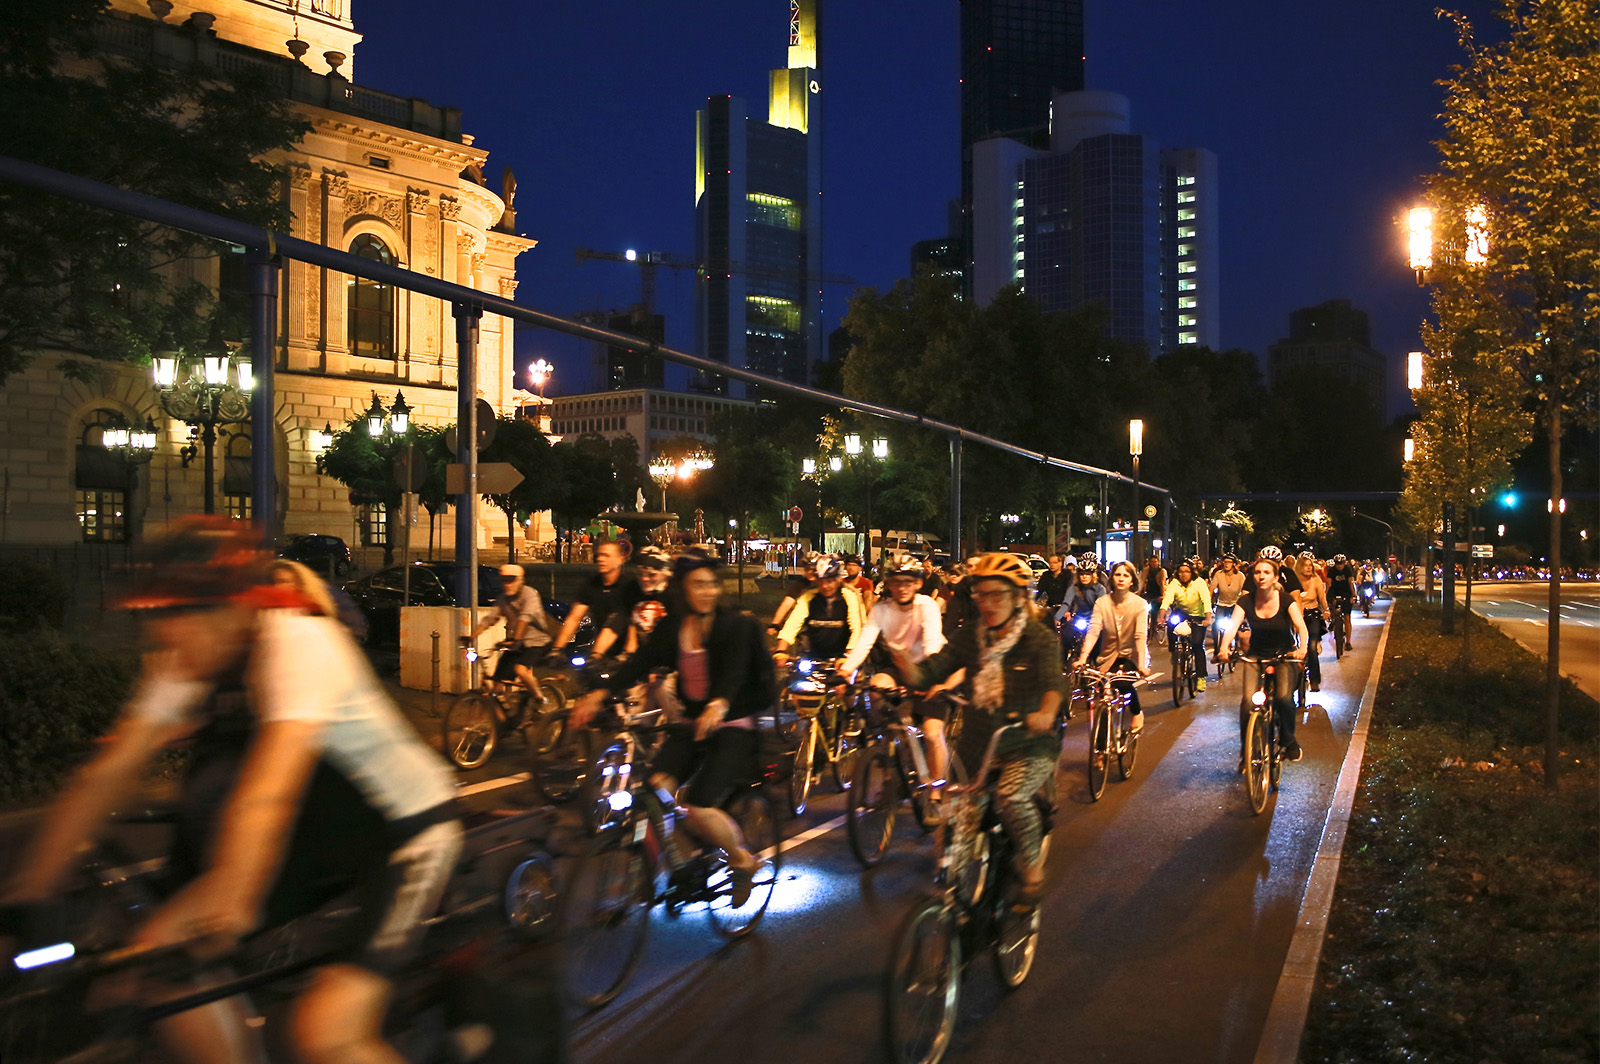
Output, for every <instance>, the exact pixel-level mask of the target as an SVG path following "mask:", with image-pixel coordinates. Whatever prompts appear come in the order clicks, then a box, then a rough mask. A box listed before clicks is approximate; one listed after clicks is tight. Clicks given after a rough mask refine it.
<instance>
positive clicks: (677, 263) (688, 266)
mask: <svg viewBox="0 0 1600 1064" xmlns="http://www.w3.org/2000/svg"><path fill="white" fill-rule="evenodd" d="M574 250H575V254H576V255H577V259H578V261H579V262H587V261H588V260H590V259H600V260H602V261H604V262H631V263H634V264H636V265H637V266H638V267H639V303H640V306H641V307H643V309H644V313H646V314H649V313H650V312H651V308H653V307H654V306H655V301H656V270H658V269H661V268H663V267H664V268H666V269H669V270H693V271H694V273H695V276H697V277H704V276H705V275H706V267H705V264H704V263H701V262H697V261H695V260H694V259H692V258H689V257H688V256H685V255H674V254H672V253H671V252H670V251H635V250H634V249H632V248H629V249H628V250H627V251H595V250H594V249H592V248H576V249H574ZM719 272H726V273H728V274H735V273H740V274H744V275H745V276H746V277H781V278H784V279H785V280H792V279H794V277H795V276H796V271H792V270H778V269H773V268H772V267H770V266H755V265H751V264H749V263H740V262H732V263H729V264H728V265H727V267H726V269H725V270H724V271H719ZM804 279H805V280H806V281H808V282H809V281H811V280H812V279H813V278H812V277H810V276H808V277H806V278H804ZM814 279H815V281H816V283H817V284H840V285H854V284H855V283H856V282H855V279H854V278H851V277H840V276H837V275H835V274H826V273H824V274H816V275H815V278H814Z"/></svg>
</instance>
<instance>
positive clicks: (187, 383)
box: [152, 326, 255, 514]
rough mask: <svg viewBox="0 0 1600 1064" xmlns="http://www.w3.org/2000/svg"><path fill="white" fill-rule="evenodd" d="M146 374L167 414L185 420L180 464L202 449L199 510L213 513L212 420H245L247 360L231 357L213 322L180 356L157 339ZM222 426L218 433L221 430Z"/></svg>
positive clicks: (249, 383) (250, 380)
mask: <svg viewBox="0 0 1600 1064" xmlns="http://www.w3.org/2000/svg"><path fill="white" fill-rule="evenodd" d="M158 346H159V347H160V348H161V350H159V351H158V352H157V353H156V356H155V365H154V368H153V369H152V376H153V379H154V383H155V388H156V397H157V399H158V400H159V401H160V403H161V409H162V410H163V411H165V412H166V414H167V416H168V417H171V418H175V419H176V420H178V421H181V422H183V423H184V424H186V425H188V426H189V442H188V444H186V445H185V446H184V447H182V448H181V449H180V450H179V451H178V454H179V455H180V456H181V457H182V459H183V466H184V468H188V466H189V463H190V462H192V461H194V460H195V458H197V457H199V456H200V454H201V452H202V451H204V454H205V458H204V461H205V466H204V467H203V468H204V474H205V480H204V493H205V512H206V513H208V514H211V513H216V512H217V510H216V504H217V500H216V462H215V451H216V443H217V436H218V435H219V433H218V431H217V426H218V425H223V426H227V425H243V424H246V423H248V422H249V421H250V392H251V391H252V390H253V389H254V387H255V378H254V377H253V376H252V375H251V372H250V364H249V363H248V362H239V361H236V359H235V357H234V353H233V352H232V351H231V350H230V349H229V348H228V345H227V344H225V343H223V341H222V333H221V330H220V329H219V328H218V327H216V326H213V327H212V329H211V337H210V339H209V340H207V341H206V347H205V350H204V351H202V352H201V353H200V354H199V355H198V356H197V357H192V358H188V359H185V358H184V356H183V353H182V352H180V351H178V350H176V349H175V348H174V347H173V346H172V341H171V340H170V339H168V340H166V342H165V343H161V342H158ZM227 434H228V430H227V429H226V428H224V429H223V430H222V433H221V435H227Z"/></svg>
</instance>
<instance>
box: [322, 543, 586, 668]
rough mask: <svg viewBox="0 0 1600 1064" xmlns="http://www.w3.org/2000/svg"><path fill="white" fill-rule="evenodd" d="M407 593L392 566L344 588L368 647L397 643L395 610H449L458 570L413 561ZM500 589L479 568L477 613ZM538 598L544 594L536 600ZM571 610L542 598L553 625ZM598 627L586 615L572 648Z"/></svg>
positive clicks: (490, 573) (401, 569)
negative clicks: (364, 625) (359, 616)
mask: <svg viewBox="0 0 1600 1064" xmlns="http://www.w3.org/2000/svg"><path fill="white" fill-rule="evenodd" d="M410 568H411V594H410V597H409V598H407V597H406V592H405V578H406V566H404V565H391V566H389V567H388V568H387V569H379V570H378V571H377V572H375V573H372V574H371V575H370V576H363V577H361V578H360V579H357V580H352V581H350V583H348V584H346V585H345V586H344V590H345V591H346V592H347V593H348V594H349V595H350V597H351V598H352V599H354V600H355V603H356V605H357V606H358V607H360V609H361V613H362V615H363V616H364V617H366V619H367V640H366V641H367V645H368V646H387V647H393V646H398V645H399V644H400V607H401V606H402V605H404V604H409V605H412V606H454V605H455V604H456V595H455V577H456V573H458V572H459V571H460V566H458V565H457V564H456V563H455V562H412V563H411V566H410ZM500 589H501V583H500V570H499V569H497V568H495V567H494V566H492V565H480V566H478V606H479V608H480V609H483V608H488V607H491V606H493V605H494V600H495V599H496V598H498V597H499V595H500ZM540 597H541V598H543V596H542V595H541V596H540ZM571 609H572V607H571V606H570V605H569V604H567V603H565V602H559V601H556V600H554V599H545V600H544V610H545V613H546V614H547V615H549V617H550V619H551V621H553V622H554V623H555V624H561V623H562V622H563V621H565V620H566V619H567V613H568V612H569V611H570V610H571ZM598 631H599V628H598V626H597V624H596V622H595V620H594V618H592V617H585V618H584V619H583V621H582V622H581V623H580V624H579V625H578V631H577V633H576V634H575V635H574V636H573V637H572V648H573V650H575V651H577V650H582V649H585V648H587V647H588V646H589V644H591V643H593V642H594V637H595V635H596V633H597V632H598Z"/></svg>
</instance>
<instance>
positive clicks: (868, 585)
mask: <svg viewBox="0 0 1600 1064" xmlns="http://www.w3.org/2000/svg"><path fill="white" fill-rule="evenodd" d="M840 560H841V561H843V562H844V586H845V587H848V588H851V589H853V590H854V591H855V593H856V594H857V595H859V596H860V597H861V609H862V610H863V612H864V611H866V610H870V609H872V604H873V603H874V602H875V601H877V596H875V595H874V594H873V593H872V577H870V576H868V575H867V574H866V573H865V572H863V571H862V569H861V559H860V558H857V557H856V556H855V555H854V554H846V555H845V556H844V557H843V558H841V559H840Z"/></svg>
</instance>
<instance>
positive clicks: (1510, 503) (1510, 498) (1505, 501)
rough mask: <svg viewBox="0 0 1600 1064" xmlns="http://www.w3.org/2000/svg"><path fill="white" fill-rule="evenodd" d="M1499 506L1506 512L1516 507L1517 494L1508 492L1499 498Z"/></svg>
mask: <svg viewBox="0 0 1600 1064" xmlns="http://www.w3.org/2000/svg"><path fill="white" fill-rule="evenodd" d="M1500 505H1501V506H1504V507H1505V508H1506V509H1507V510H1510V509H1512V508H1513V507H1515V506H1516V505H1517V493H1516V492H1514V491H1508V492H1506V493H1505V494H1504V495H1502V496H1500Z"/></svg>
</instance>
